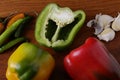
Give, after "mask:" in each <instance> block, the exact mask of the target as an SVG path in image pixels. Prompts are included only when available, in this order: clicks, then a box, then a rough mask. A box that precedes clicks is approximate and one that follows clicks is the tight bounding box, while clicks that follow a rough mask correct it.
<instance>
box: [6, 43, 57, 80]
mask: <svg viewBox="0 0 120 80" xmlns="http://www.w3.org/2000/svg"><path fill="white" fill-rule="evenodd" d="M54 65H55V61H54V58H53V57H52V56H51V55H50V54H49V53H48V52H46V51H43V50H41V49H40V48H39V47H37V46H35V45H33V44H31V43H28V42H25V43H23V44H21V45H20V46H19V47H18V48H17V49H16V50H15V52H14V53H13V54H12V55H11V56H10V58H9V60H8V68H7V72H6V77H7V79H8V80H48V78H49V76H50V74H51V72H52V70H53V68H54Z"/></svg>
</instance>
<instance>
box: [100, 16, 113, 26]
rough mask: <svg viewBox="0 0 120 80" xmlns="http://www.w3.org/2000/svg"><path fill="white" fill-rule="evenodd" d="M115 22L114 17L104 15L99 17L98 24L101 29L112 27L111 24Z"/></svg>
mask: <svg viewBox="0 0 120 80" xmlns="http://www.w3.org/2000/svg"><path fill="white" fill-rule="evenodd" d="M113 20H114V18H113V17H112V16H110V15H106V14H104V15H101V16H99V18H98V23H99V25H100V26H101V27H103V28H106V27H108V26H109V25H110V23H111V22H112V21H113ZM109 27H110V26H109Z"/></svg>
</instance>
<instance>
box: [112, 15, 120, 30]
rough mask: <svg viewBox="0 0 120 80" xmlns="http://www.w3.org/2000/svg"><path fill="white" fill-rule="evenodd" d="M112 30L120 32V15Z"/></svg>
mask: <svg viewBox="0 0 120 80" xmlns="http://www.w3.org/2000/svg"><path fill="white" fill-rule="evenodd" d="M112 29H113V30H115V31H120V14H118V16H117V17H116V18H115V20H114V21H113V23H112Z"/></svg>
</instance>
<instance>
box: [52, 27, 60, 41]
mask: <svg viewBox="0 0 120 80" xmlns="http://www.w3.org/2000/svg"><path fill="white" fill-rule="evenodd" d="M60 30H61V27H59V26H58V27H57V30H56V32H55V34H54V35H53V37H52V42H55V41H56V40H57V38H58V36H59V32H60Z"/></svg>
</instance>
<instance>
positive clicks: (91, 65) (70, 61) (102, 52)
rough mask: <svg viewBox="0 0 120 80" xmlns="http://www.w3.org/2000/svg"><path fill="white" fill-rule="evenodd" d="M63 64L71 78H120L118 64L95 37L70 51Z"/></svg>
mask: <svg viewBox="0 0 120 80" xmlns="http://www.w3.org/2000/svg"><path fill="white" fill-rule="evenodd" d="M64 66H65V69H66V71H67V72H68V74H69V75H70V77H71V78H72V79H73V80H120V65H119V63H118V62H117V61H116V60H115V58H114V57H113V56H112V55H111V54H110V53H109V52H108V50H107V49H106V48H105V46H104V45H103V44H102V43H101V42H100V41H99V40H97V39H96V38H93V37H90V38H88V39H87V40H86V42H85V44H83V45H82V46H80V47H79V48H77V49H75V50H73V51H71V53H70V54H68V55H67V56H66V57H65V58H64Z"/></svg>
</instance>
